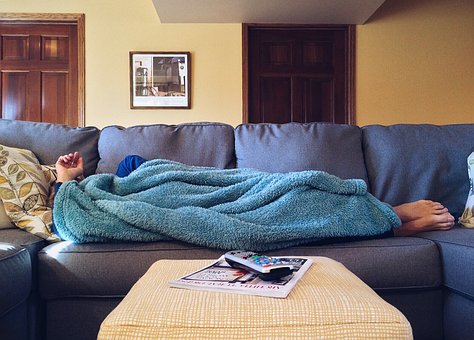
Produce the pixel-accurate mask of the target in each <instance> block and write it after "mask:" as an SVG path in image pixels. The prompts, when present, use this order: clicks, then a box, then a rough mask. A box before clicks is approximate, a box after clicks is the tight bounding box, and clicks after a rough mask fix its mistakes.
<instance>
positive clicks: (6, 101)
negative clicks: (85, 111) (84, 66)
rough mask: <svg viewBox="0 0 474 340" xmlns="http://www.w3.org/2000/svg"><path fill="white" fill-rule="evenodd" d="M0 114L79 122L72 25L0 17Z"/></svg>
mask: <svg viewBox="0 0 474 340" xmlns="http://www.w3.org/2000/svg"><path fill="white" fill-rule="evenodd" d="M0 36H1V39H0V50H1V58H0V71H1V79H0V93H1V106H0V107H1V118H5V119H15V120H28V121H35V122H48V123H59V124H67V125H72V126H78V125H81V124H82V122H81V121H80V115H79V112H78V37H77V25H76V24H74V23H54V24H51V23H48V24H46V23H11V22H4V21H0Z"/></svg>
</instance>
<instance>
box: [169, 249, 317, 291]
mask: <svg viewBox="0 0 474 340" xmlns="http://www.w3.org/2000/svg"><path fill="white" fill-rule="evenodd" d="M278 259H279V260H281V262H283V263H287V264H288V265H291V266H293V270H292V273H291V274H290V275H287V276H284V277H282V278H280V279H277V280H272V281H264V280H262V279H261V278H260V277H259V276H258V274H255V273H252V272H249V271H246V270H244V269H239V268H234V267H231V266H230V265H229V264H228V263H227V262H226V260H225V258H224V256H221V257H220V258H219V259H218V260H217V261H216V262H214V263H212V264H211V265H209V266H207V267H205V268H202V269H200V270H198V271H196V272H193V273H191V274H187V275H185V276H183V277H181V278H178V279H176V280H172V281H170V282H169V284H170V286H171V287H174V288H186V289H197V290H209V291H216V292H227V293H237V294H250V295H259V296H267V297H274V298H286V297H287V296H288V294H289V293H290V292H291V290H292V289H293V288H294V287H295V285H296V283H297V282H298V280H300V279H301V278H302V277H303V275H304V273H305V272H306V271H307V270H308V269H309V267H310V266H311V264H312V262H313V261H312V260H311V259H308V258H303V257H296V256H295V257H278Z"/></svg>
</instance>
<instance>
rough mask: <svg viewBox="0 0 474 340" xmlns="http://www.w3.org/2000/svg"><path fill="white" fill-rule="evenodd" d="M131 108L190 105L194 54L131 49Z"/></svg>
mask: <svg viewBox="0 0 474 340" xmlns="http://www.w3.org/2000/svg"><path fill="white" fill-rule="evenodd" d="M130 108H132V109H189V108H191V53H189V52H130Z"/></svg>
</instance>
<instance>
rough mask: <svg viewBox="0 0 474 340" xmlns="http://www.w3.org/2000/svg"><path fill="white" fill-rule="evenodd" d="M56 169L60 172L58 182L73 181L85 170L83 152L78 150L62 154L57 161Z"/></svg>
mask: <svg viewBox="0 0 474 340" xmlns="http://www.w3.org/2000/svg"><path fill="white" fill-rule="evenodd" d="M56 171H57V174H58V178H57V181H58V182H67V181H71V180H73V179H75V178H76V177H78V176H80V175H82V173H83V171H84V160H83V159H82V156H81V154H80V153H79V152H78V151H76V152H74V153H70V154H67V155H63V156H60V157H59V158H58V160H57V161H56Z"/></svg>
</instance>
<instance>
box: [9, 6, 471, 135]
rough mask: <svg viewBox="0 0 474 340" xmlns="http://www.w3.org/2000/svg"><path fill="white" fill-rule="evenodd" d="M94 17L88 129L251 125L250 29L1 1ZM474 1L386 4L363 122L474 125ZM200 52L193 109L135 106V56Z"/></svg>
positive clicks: (365, 61)
mask: <svg viewBox="0 0 474 340" xmlns="http://www.w3.org/2000/svg"><path fill="white" fill-rule="evenodd" d="M0 11H1V12H43V13H48V12H57V13H85V15H86V124H87V125H95V126H98V127H103V126H106V125H110V124H119V125H124V126H130V125H136V124H149V123H166V124H175V123H182V122H195V121H220V122H224V123H229V124H231V125H237V124H239V123H240V122H241V119H242V47H241V45H242V38H241V25H240V24H161V23H160V20H159V17H158V15H157V13H156V11H155V8H154V6H153V3H152V1H151V0H133V1H128V0H75V1H64V0H41V1H38V0H21V1H19V0H0ZM473 18H474V2H473V1H472V0H450V1H446V0H386V2H385V3H384V5H382V7H381V8H380V9H379V10H378V11H377V12H376V13H375V14H374V16H373V17H372V18H371V20H370V21H369V22H368V23H366V24H365V25H361V26H358V27H357V36H356V40H357V43H356V119H357V123H358V124H359V125H367V124H395V123H435V124H449V123H467V122H469V123H474V19H473ZM134 50H135V51H190V52H191V53H192V60H193V61H192V108H191V109H190V110H131V109H130V108H129V105H130V102H129V100H130V99H129V91H130V88H129V61H128V53H129V51H134Z"/></svg>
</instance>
